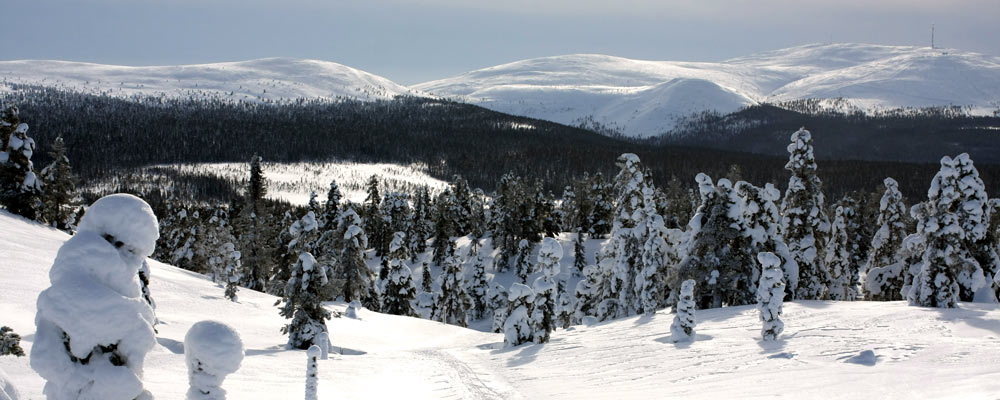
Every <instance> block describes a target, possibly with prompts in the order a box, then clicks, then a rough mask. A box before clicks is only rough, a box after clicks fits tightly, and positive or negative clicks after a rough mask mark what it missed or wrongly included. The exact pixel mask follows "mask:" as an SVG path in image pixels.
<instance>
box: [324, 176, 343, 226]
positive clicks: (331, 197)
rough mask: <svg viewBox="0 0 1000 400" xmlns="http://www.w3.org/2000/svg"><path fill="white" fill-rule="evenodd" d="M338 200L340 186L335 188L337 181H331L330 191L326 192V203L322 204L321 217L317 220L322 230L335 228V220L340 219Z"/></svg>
mask: <svg viewBox="0 0 1000 400" xmlns="http://www.w3.org/2000/svg"><path fill="white" fill-rule="evenodd" d="M340 198H341V194H340V186H337V181H335V180H333V179H331V180H330V189H329V190H328V191H327V192H326V202H325V203H323V215H321V216H320V218H319V222H320V225H321V228H322V229H324V230H329V229H334V228H336V225H337V220H338V219H339V218H340Z"/></svg>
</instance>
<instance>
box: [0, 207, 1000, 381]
mask: <svg viewBox="0 0 1000 400" xmlns="http://www.w3.org/2000/svg"><path fill="white" fill-rule="evenodd" d="M0 237H2V238H4V240H0V254H3V257H0V276H5V277H7V276H16V277H17V279H0V315H2V316H3V319H4V324H5V325H10V326H11V327H12V328H13V329H14V330H15V331H16V332H18V333H20V334H22V336H23V337H24V340H23V341H22V345H23V346H24V347H25V350H26V351H28V352H30V351H31V350H32V348H33V347H34V346H36V345H37V344H38V335H37V333H36V332H35V328H34V322H33V321H34V315H35V311H36V308H35V298H36V297H37V296H38V293H39V292H40V291H41V290H42V289H44V288H45V287H47V286H48V279H47V276H48V272H49V271H48V269H49V266H50V265H52V262H53V260H54V258H55V256H56V251H57V249H58V248H59V246H60V245H62V244H63V243H64V242H65V241H66V240H67V239H68V238H69V236H67V235H66V234H64V233H62V232H59V231H57V230H55V229H51V228H47V227H44V226H41V225H38V224H34V223H30V222H27V221H25V220H24V219H21V218H18V217H14V216H11V215H10V214H8V213H6V212H4V211H0ZM12 237H17V238H18V239H17V240H9V239H8V238H12ZM573 239H574V237H573V235H572V234H564V235H560V237H559V238H558V240H559V241H560V243H561V244H562V245H563V246H571V245H572V240H573ZM488 242H489V241H488V240H486V241H484V248H485V250H484V252H483V254H488V251H489V249H490V246H489V243H488ZM601 243H602V242H601V241H597V240H588V241H587V250H588V251H587V254H588V257H590V259H591V260H592V259H593V253H594V252H595V251H596V250H597V249H598V248H599V247H600V245H601ZM467 244H468V241H467V239H464V238H462V239H459V250H458V251H459V253H460V254H461V252H462V250H463V248H464V247H465V246H467ZM572 257H573V254H572V252H567V254H566V255H565V256H564V258H563V260H561V262H560V265H562V268H563V275H564V276H568V275H569V274H568V272H569V271H570V270H571V269H572V268H573V267H572V266H573V262H572ZM489 261H490V260H489V259H487V263H486V265H490V263H489ZM149 265H150V269H151V270H152V272H153V273H152V277H153V278H152V281H151V285H152V289H153V290H155V292H156V295H157V316H158V317H159V318H160V319H161V321H162V322H163V323H162V324H160V325H158V326H157V329H158V331H159V332H158V333H157V336H156V344H155V347H154V348H153V350H152V351H150V352H149V353H148V354H147V356H146V360H145V367H144V370H145V374H144V378H143V383H144V387H145V388H146V389H147V390H149V391H150V392H151V393H152V394H153V395H154V396H155V398H157V399H181V398H184V396H185V393H186V391H187V385H185V384H184V382H185V381H186V379H187V368H186V363H185V360H184V354H183V353H184V350H183V345H182V341H183V339H184V336H185V334H186V333H187V331H188V329H190V327H191V326H192V325H193V324H195V323H197V322H199V321H202V320H205V319H211V320H216V321H219V322H222V323H225V324H227V325H229V326H231V327H232V328H233V329H234V330H236V331H237V332H239V334H240V336H241V337H242V340H243V343H244V346H245V348H246V357H245V358H244V360H243V362H242V366H241V367H240V369H239V370H238V371H237V372H235V373H233V374H231V375H229V376H228V377H227V378H226V380H225V382H224V383H223V388H224V389H226V391H227V395H228V398H231V399H241V400H243V399H246V400H255V399H275V398H302V397H304V380H305V377H304V372H305V371H304V368H303V367H304V365H303V359H304V358H306V353H305V351H300V350H286V349H285V342H286V339H287V338H286V337H284V336H282V335H281V333H280V332H279V331H278V330H279V328H280V327H281V326H282V325H284V324H285V323H286V321H285V320H284V319H283V318H281V317H280V316H279V315H278V313H277V309H276V308H275V307H274V306H273V304H274V302H275V300H276V298H275V297H273V296H269V295H265V294H261V293H257V292H253V291H248V290H247V291H243V292H241V296H240V302H239V303H234V302H231V301H228V300H226V299H225V297H224V296H223V293H222V289H221V288H219V287H218V285H216V284H214V283H213V282H211V281H210V280H209V279H207V278H206V277H203V276H201V275H197V274H194V273H191V272H188V271H184V270H180V269H177V268H174V267H172V266H168V265H165V264H162V263H159V262H155V261H150V262H149ZM437 272H438V270H435V273H437ZM418 275H419V274H418ZM514 279H517V278H516V277H513V276H510V275H503V276H498V277H497V280H498V281H499V282H501V283H502V284H504V285H509V284H510V283H511V282H512V281H513V280H514ZM567 287H575V281H573V282H568V286H567ZM327 307H328V308H329V309H331V310H334V311H344V309H345V307H346V304H344V303H328V304H327ZM783 307H784V309H783V317H782V319H783V320H784V321H785V322H786V324H787V326H786V327H785V331H784V332H783V334H782V336H781V337H780V338H779V340H777V341H774V342H766V343H765V342H762V341H761V340H760V336H759V332H760V328H761V326H760V320H759V316H758V312H757V310H756V309H755V307H754V306H752V305H750V306H743V307H731V308H723V309H710V310H698V312H697V317H696V319H697V337H696V340H695V341H693V342H686V343H679V344H673V343H669V342H668V339H667V338H668V337H669V331H670V323H671V321H672V319H673V315H672V314H670V312H669V310H661V311H658V312H657V313H655V314H654V315H652V316H635V317H629V318H623V319H618V320H613V321H608V322H602V323H596V324H592V325H586V326H584V325H578V326H574V327H573V328H572V329H570V330H562V329H559V330H556V331H554V332H552V338H551V340H550V342H548V343H545V344H540V345H539V344H525V345H522V346H518V347H514V348H507V349H505V348H503V344H502V342H503V335H502V334H495V333H484V332H478V331H475V330H471V329H464V328H458V327H455V326H449V325H444V324H440V323H437V322H432V321H428V320H422V319H415V318H408V317H400V316H392V315H383V314H379V313H375V312H371V311H367V310H364V309H361V310H358V314H360V317H361V318H359V319H349V318H334V319H332V320H330V321H328V327H329V329H330V336H331V340H332V346H331V351H330V360H326V361H320V362H319V364H320V365H319V371H318V373H319V380H320V382H319V387H318V397H319V398H344V399H369V398H405V399H440V398H469V399H536V398H579V399H601V398H608V397H609V395H613V396H614V397H615V398H620V399H647V398H684V397H691V398H764V397H768V398H773V397H778V398H789V399H800V398H833V399H848V398H970V399H971V398H994V397H995V396H996V393H998V392H1000V371H998V370H997V368H996V365H998V363H1000V340H998V338H1000V308H998V306H997V305H996V304H972V303H960V306H959V308H958V309H930V308H919V307H910V306H907V305H906V303H905V302H865V301H857V302H839V303H838V302H830V301H793V302H786V303H784V305H783ZM487 324H488V323H487ZM865 350H872V351H873V352H874V355H875V356H876V360H877V362H876V363H875V365H859V364H853V363H848V362H845V361H846V360H847V359H849V358H851V357H854V356H857V355H859V354H860V353H861V352H863V351H865ZM0 370H3V371H4V372H6V374H7V375H8V376H9V378H10V379H9V381H10V382H14V383H15V384H16V385H17V389H18V390H19V391H20V392H21V395H22V398H29V399H41V398H44V396H43V395H42V386H43V384H44V381H43V380H42V379H41V377H39V376H38V375H37V374H36V373H35V372H34V371H32V370H31V369H30V367H29V366H28V359H27V358H26V357H21V358H15V357H0ZM387 383H390V384H387ZM0 387H2V386H0ZM775 387H781V388H782V389H781V391H779V392H775Z"/></svg>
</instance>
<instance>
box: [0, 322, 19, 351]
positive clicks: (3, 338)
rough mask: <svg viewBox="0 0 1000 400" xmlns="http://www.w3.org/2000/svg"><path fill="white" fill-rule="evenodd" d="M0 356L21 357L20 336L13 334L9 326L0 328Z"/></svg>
mask: <svg viewBox="0 0 1000 400" xmlns="http://www.w3.org/2000/svg"><path fill="white" fill-rule="evenodd" d="M0 356H15V357H23V356H24V349H22V348H21V335H18V334H16V333H14V330H13V329H11V328H10V327H9V326H4V327H0Z"/></svg>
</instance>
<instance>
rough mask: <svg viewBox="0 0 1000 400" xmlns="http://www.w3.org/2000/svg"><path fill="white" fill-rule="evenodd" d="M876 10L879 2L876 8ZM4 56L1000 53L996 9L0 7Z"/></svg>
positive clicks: (120, 2) (687, 4)
mask: <svg viewBox="0 0 1000 400" xmlns="http://www.w3.org/2000/svg"><path fill="white" fill-rule="evenodd" d="M871 3H876V4H875V5H872V4H871ZM2 13H3V15H4V22H3V23H0V59H2V60H15V59H60V60H73V61H89V62H98V63H107V64H124V65H165V64H190V63H206V62H217V61H238V60H247V59H253V58H262V57H274V56H283V57H297V58H315V59H321V60H328V61H335V62H339V63H342V64H345V65H348V66H352V67H355V68H360V69H363V70H366V71H369V72H372V73H375V74H378V75H382V76H385V77H387V78H389V79H392V80H394V81H397V82H399V83H403V84H414V83H419V82H424V81H428V80H433V79H438V78H444V77H449V76H452V75H457V74H460V73H462V72H466V71H469V70H473V69H478V68H483V67H488V66H492V65H496V64H502V63H505V62H511V61H516V60H520V59H525V58H532V57H542V56H552V55H561V54H570V53H601V54H610V55H616V56H622V57H629V58H637V59H653V60H689V61H719V60H724V59H727V58H731V57H737V56H742V55H747V54H750V53H753V52H758V51H765V50H773V49H778V48H783V47H789V46H794V45H801V44H807V43H816V42H827V41H829V40H830V39H831V37H832V40H833V41H835V42H863V43H877V44H890V45H927V44H928V43H929V41H930V24H931V23H932V22H933V23H935V24H936V27H937V43H938V45H939V46H944V47H951V48H958V49H962V50H968V51H976V52H980V53H986V54H991V55H1000V23H998V22H997V21H1000V1H997V0H974V1H963V0H957V1H955V0H949V1H926V0H840V1H816V0H800V1H776V0H759V1H712V0H684V1H667V0H659V1H655V0H619V1H593V0H576V1H570V0H552V1H542V0H534V1H532V0H492V1H486V0H464V1H463V0H417V1H401V0H367V1H366V0H356V1H319V0H286V1H264V0H160V1H154V0H88V1H83V0H3V6H2Z"/></svg>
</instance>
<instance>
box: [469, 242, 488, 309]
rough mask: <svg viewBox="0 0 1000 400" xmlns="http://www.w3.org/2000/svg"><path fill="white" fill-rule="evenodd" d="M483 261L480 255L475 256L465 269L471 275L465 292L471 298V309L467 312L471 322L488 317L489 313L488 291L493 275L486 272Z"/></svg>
mask: <svg viewBox="0 0 1000 400" xmlns="http://www.w3.org/2000/svg"><path fill="white" fill-rule="evenodd" d="M485 262H486V261H485V260H484V259H483V256H482V254H478V253H477V254H476V255H475V256H474V257H473V259H472V262H471V263H470V265H469V268H468V269H467V273H469V274H471V276H470V277H469V279H468V282H467V283H468V285H469V286H468V288H466V292H467V293H469V296H470V297H471V298H472V308H471V309H470V310H469V313H470V314H469V316H470V318H471V319H473V320H479V319H483V318H485V317H486V316H487V315H488V311H489V309H490V308H489V291H490V282H492V281H493V274H489V273H487V272H486V265H485Z"/></svg>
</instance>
